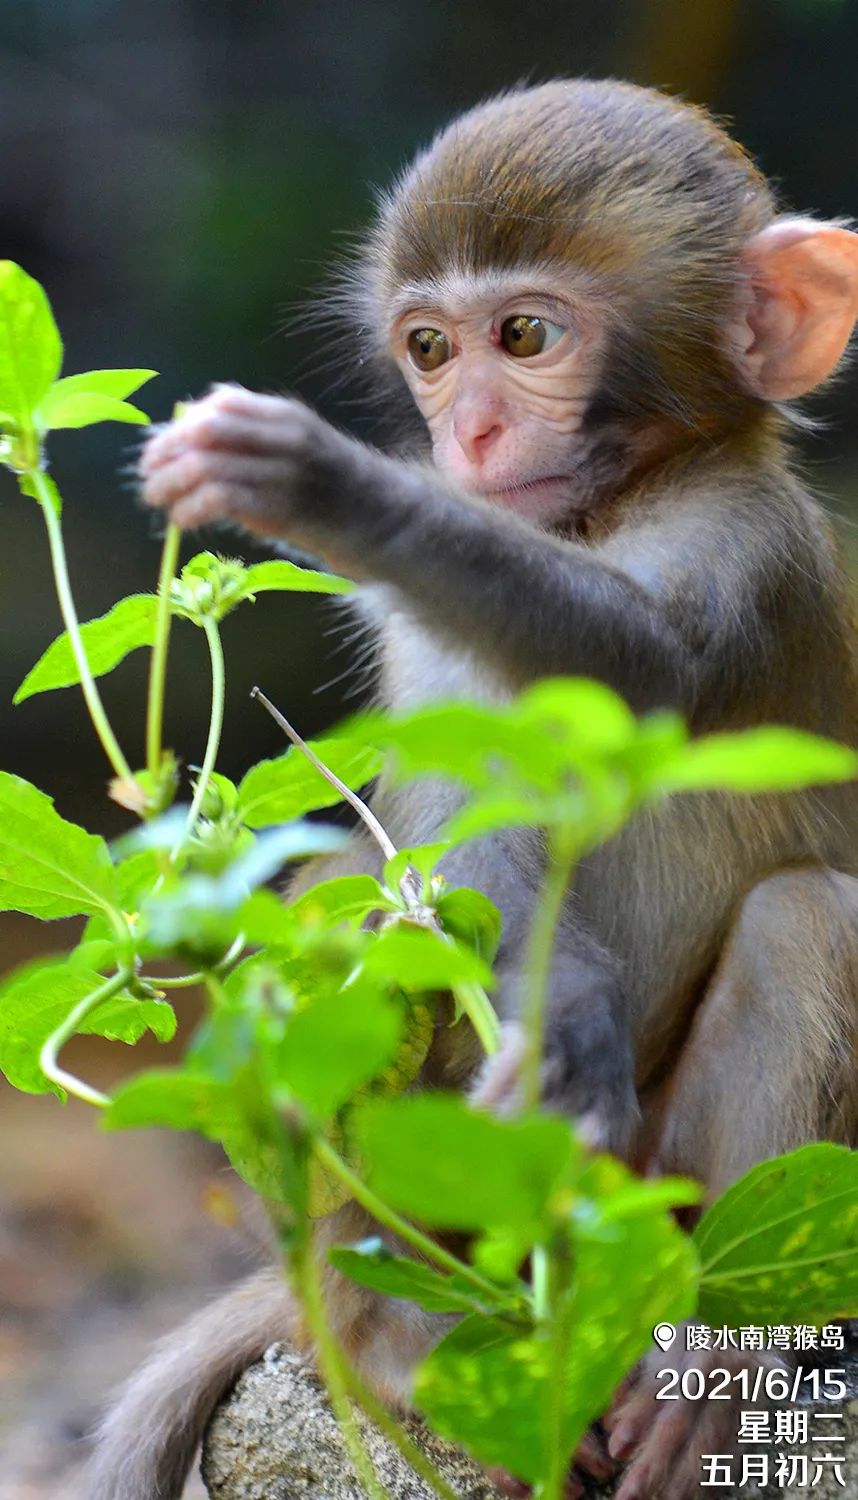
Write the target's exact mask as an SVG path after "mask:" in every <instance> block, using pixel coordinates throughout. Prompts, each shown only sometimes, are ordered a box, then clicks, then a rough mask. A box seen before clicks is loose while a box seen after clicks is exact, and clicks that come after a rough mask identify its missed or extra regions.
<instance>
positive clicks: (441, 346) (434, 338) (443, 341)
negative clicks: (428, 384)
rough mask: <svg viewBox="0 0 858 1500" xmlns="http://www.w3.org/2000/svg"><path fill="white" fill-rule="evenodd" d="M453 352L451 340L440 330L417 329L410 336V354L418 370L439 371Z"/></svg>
mask: <svg viewBox="0 0 858 1500" xmlns="http://www.w3.org/2000/svg"><path fill="white" fill-rule="evenodd" d="M452 352H453V351H452V349H451V347H450V340H449V339H448V337H447V335H446V333H442V332H441V330H440V329H439V328H415V330H414V332H413V333H409V335H408V353H409V355H410V357H411V363H412V364H414V365H416V366H417V368H418V370H437V369H438V366H439V365H445V364H446V363H447V360H448V359H449V358H450V356H451V354H452Z"/></svg>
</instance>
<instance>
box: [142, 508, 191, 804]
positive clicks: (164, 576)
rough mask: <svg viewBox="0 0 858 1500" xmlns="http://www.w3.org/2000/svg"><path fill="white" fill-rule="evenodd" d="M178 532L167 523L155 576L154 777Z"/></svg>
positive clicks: (150, 756) (149, 745)
mask: <svg viewBox="0 0 858 1500" xmlns="http://www.w3.org/2000/svg"><path fill="white" fill-rule="evenodd" d="M181 539H182V533H181V531H180V530H179V528H178V526H177V525H176V524H175V522H173V521H171V522H170V524H169V526H168V527H167V530H166V532H165V533H164V547H163V550H162V552H161V569H160V572H159V574H158V612H157V615H156V617H155V641H154V644H153V646H152V658H151V661H150V663H149V696H148V700H147V703H146V767H147V770H148V772H149V775H150V776H152V777H156V776H157V775H158V772H159V770H160V768H161V735H162V730H163V727H164V684H165V682H166V679H167V654H168V650H169V645H170V624H171V621H172V615H171V612H170V586H171V584H172V582H173V579H174V577H175V575H176V567H177V565H178V561H179V545H180V542H181Z"/></svg>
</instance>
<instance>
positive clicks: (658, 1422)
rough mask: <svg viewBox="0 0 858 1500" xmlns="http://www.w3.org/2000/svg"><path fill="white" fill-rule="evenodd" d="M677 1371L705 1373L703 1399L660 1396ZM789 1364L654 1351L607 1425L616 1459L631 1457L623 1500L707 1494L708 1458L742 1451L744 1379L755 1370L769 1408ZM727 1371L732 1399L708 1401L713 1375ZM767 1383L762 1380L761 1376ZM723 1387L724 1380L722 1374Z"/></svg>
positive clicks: (727, 1354)
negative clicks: (664, 1374) (668, 1375)
mask: <svg viewBox="0 0 858 1500" xmlns="http://www.w3.org/2000/svg"><path fill="white" fill-rule="evenodd" d="M666 1368H670V1369H671V1370H676V1371H677V1372H678V1374H679V1378H680V1381H681V1379H682V1376H683V1374H684V1373H685V1372H686V1371H688V1370H692V1369H694V1370H699V1371H700V1372H701V1374H702V1376H703V1378H704V1381H705V1383H706V1390H705V1392H704V1394H703V1396H702V1397H701V1399H700V1400H695V1401H689V1400H688V1399H687V1398H686V1397H685V1396H681V1395H678V1394H677V1399H676V1400H665V1399H657V1398H658V1397H659V1395H660V1394H661V1393H662V1392H663V1391H664V1390H665V1389H666V1387H665V1384H664V1380H663V1379H662V1380H661V1381H659V1378H658V1377H659V1374H660V1373H661V1371H662V1370H664V1369H666ZM785 1368H786V1365H785V1363H784V1360H783V1359H782V1358H781V1357H780V1356H779V1355H777V1354H775V1353H766V1352H760V1353H744V1352H742V1351H740V1350H737V1349H726V1350H718V1349H703V1350H692V1351H685V1350H682V1351H681V1352H680V1353H679V1354H677V1355H676V1357H673V1354H672V1352H671V1354H670V1355H665V1354H661V1353H659V1352H656V1351H653V1353H652V1354H648V1355H647V1356H646V1358H645V1359H643V1360H641V1363H640V1364H639V1365H638V1366H637V1368H636V1369H635V1370H634V1371H633V1372H632V1374H631V1376H630V1377H629V1378H628V1379H627V1380H626V1381H624V1382H623V1384H622V1386H621V1387H620V1389H619V1391H618V1392H617V1395H616V1396H615V1398H614V1404H613V1407H612V1409H611V1411H610V1413H609V1414H608V1416H607V1417H606V1418H605V1421H604V1425H605V1427H606V1428H607V1430H608V1432H609V1434H610V1437H609V1442H608V1451H609V1452H610V1454H611V1457H612V1458H614V1459H619V1460H625V1459H627V1460H628V1468H627V1469H626V1471H625V1474H624V1475H623V1477H622V1480H621V1481H620V1484H619V1485H618V1487H617V1491H616V1500H651V1497H654V1496H657V1495H669V1496H670V1500H694V1497H695V1496H697V1495H698V1494H699V1493H700V1492H701V1488H700V1487H701V1480H702V1479H703V1477H704V1475H703V1467H702V1462H701V1459H702V1456H703V1455H704V1454H718V1455H720V1456H728V1455H732V1454H734V1453H735V1452H736V1449H737V1435H738V1430H739V1419H740V1411H739V1406H740V1397H739V1389H740V1387H739V1386H738V1385H737V1383H736V1380H737V1377H738V1376H739V1374H740V1373H741V1372H742V1371H745V1372H747V1377H748V1384H749V1386H754V1385H755V1382H756V1383H758V1384H759V1385H760V1387H761V1392H762V1393H761V1394H760V1396H759V1397H757V1396H755V1398H754V1402H753V1405H754V1406H755V1407H760V1408H766V1406H767V1405H769V1404H770V1403H769V1402H768V1401H767V1398H766V1396H765V1388H766V1374H767V1372H769V1371H773V1370H777V1371H783V1370H784V1369H785ZM716 1371H726V1372H727V1373H728V1375H729V1376H730V1378H731V1385H730V1386H728V1389H731V1390H732V1392H733V1393H732V1394H731V1395H730V1396H729V1398H728V1399H725V1396H724V1395H722V1396H721V1397H720V1399H717V1400H710V1399H707V1395H708V1389H709V1386H710V1377H712V1376H713V1375H715V1372H716ZM758 1371H761V1372H762V1378H761V1379H759V1380H757V1372H758ZM716 1378H717V1380H718V1382H719V1388H720V1387H721V1386H722V1385H723V1376H722V1375H718V1376H717V1377H716Z"/></svg>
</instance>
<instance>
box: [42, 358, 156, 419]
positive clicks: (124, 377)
mask: <svg viewBox="0 0 858 1500" xmlns="http://www.w3.org/2000/svg"><path fill="white" fill-rule="evenodd" d="M157 373H158V372H157V370H84V371H82V372H81V374H79V375H66V376H64V377H63V379H62V380H55V381H54V383H53V385H52V386H51V388H50V390H49V391H48V392H47V394H46V395H45V397H44V399H43V400H42V401H40V402H39V405H38V407H37V409H36V423H37V425H38V426H39V427H41V428H42V429H44V430H46V429H48V428H50V427H65V426H69V425H74V426H77V425H81V424H78V423H74V424H70V423H66V422H57V421H55V420H54V409H55V408H56V407H60V406H62V405H63V403H64V402H66V401H68V399H69V397H72V396H109V397H111V398H112V399H113V400H115V401H124V400H125V397H126V396H132V395H133V394H134V392H135V391H137V390H139V389H140V387H141V385H145V384H146V382H147V381H149V380H152V378H153V377H154V376H155V375H157Z"/></svg>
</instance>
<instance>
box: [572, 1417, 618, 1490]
mask: <svg viewBox="0 0 858 1500" xmlns="http://www.w3.org/2000/svg"><path fill="white" fill-rule="evenodd" d="M575 1468H576V1469H580V1470H581V1472H582V1473H584V1474H587V1475H589V1477H590V1478H591V1479H598V1480H604V1479H611V1478H612V1476H613V1475H614V1474H616V1472H617V1463H616V1460H615V1459H613V1458H612V1457H611V1455H610V1453H609V1452H608V1445H607V1441H606V1439H605V1434H604V1432H603V1430H602V1428H601V1425H600V1423H598V1422H594V1423H593V1426H592V1427H591V1428H590V1430H589V1432H585V1433H584V1436H583V1437H582V1439H581V1441H580V1443H579V1444H578V1451H577V1453H576V1454H575Z"/></svg>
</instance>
